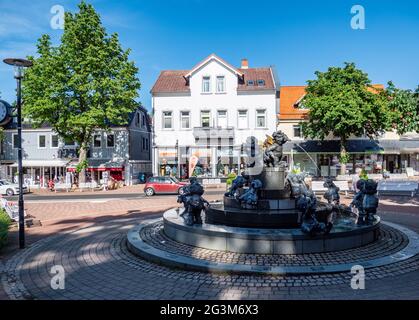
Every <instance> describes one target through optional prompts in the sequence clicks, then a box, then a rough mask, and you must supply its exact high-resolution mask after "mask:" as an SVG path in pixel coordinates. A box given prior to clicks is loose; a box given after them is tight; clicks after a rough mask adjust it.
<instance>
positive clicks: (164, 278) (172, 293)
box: [0, 195, 419, 299]
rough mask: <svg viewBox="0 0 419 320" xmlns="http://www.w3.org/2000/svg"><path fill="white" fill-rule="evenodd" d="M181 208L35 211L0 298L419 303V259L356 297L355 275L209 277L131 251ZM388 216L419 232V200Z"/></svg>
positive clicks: (385, 206) (400, 202)
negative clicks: (133, 237) (153, 222)
mask: <svg viewBox="0 0 419 320" xmlns="http://www.w3.org/2000/svg"><path fill="white" fill-rule="evenodd" d="M206 198H207V199H208V200H216V199H218V198H220V197H219V196H216V195H207V196H206ZM346 200H347V199H345V201H346ZM406 204H409V205H406ZM177 205H178V204H177V203H176V200H175V198H174V197H172V196H168V197H159V198H157V197H153V198H146V199H135V200H124V201H122V200H114V201H108V202H101V201H97V202H84V203H60V202H57V203H36V204H35V203H31V204H28V205H27V209H28V213H29V214H31V215H33V216H35V217H36V218H38V219H40V220H41V222H42V226H41V227H36V228H29V229H27V243H28V247H27V249H24V250H21V251H16V230H12V232H11V236H10V238H11V239H10V240H11V242H10V245H9V246H8V247H7V248H6V250H5V251H3V252H2V253H1V254H0V278H1V282H0V299H6V298H10V299H15V298H17V299H419V271H418V263H419V257H415V258H412V259H409V260H406V261H403V262H401V263H396V264H393V265H390V266H385V267H380V268H373V269H367V270H366V288H365V290H353V289H351V287H350V280H351V277H352V275H351V274H347V273H338V274H329V275H312V276H292V277H290V276H288V277H287V276H285V277H280V276H256V275H255V276H251V275H247V276H244V275H220V274H207V273H200V272H190V271H182V270H175V269H170V268H167V267H163V266H158V265H156V264H152V263H149V262H147V261H144V260H142V259H140V258H138V257H135V256H133V255H132V254H131V253H130V252H128V250H127V247H126V244H125V239H126V233H127V231H128V230H129V229H130V228H132V227H133V226H134V225H136V224H138V223H139V222H140V221H142V220H143V219H148V218H150V217H152V218H156V217H159V216H160V215H161V212H162V211H164V210H166V209H168V208H170V207H173V206H177ZM380 216H381V217H382V218H383V220H385V221H392V222H395V223H399V224H402V225H405V226H408V227H409V228H411V229H413V230H415V231H416V232H419V223H418V222H419V219H418V218H419V201H418V199H407V198H406V199H405V198H393V199H389V200H388V201H386V202H383V203H382V205H380ZM396 242H397V241H394V239H393V242H392V243H393V245H394V244H395V243H396ZM55 264H60V265H63V267H64V269H65V272H66V282H65V285H66V288H65V290H52V289H51V287H50V281H51V277H52V276H53V275H52V274H51V273H50V269H51V266H52V265H55Z"/></svg>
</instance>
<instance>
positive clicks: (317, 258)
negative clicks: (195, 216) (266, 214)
mask: <svg viewBox="0 0 419 320" xmlns="http://www.w3.org/2000/svg"><path fill="white" fill-rule="evenodd" d="M139 235H140V237H141V238H142V239H143V241H144V242H146V243H147V244H149V245H150V246H152V247H153V248H157V249H160V250H162V251H165V252H169V253H172V254H175V255H182V256H187V257H192V258H196V259H200V260H205V261H210V262H216V263H227V264H239V265H258V266H278V265H281V266H318V265H322V266H324V265H334V264H343V263H350V264H353V265H355V264H357V263H358V264H359V262H360V261H367V260H372V259H376V258H380V257H383V256H388V255H391V254H394V253H396V252H398V251H400V250H401V249H403V248H404V247H405V246H406V245H407V243H408V239H407V237H406V236H405V235H404V234H403V233H402V232H399V231H397V230H396V229H394V228H391V227H388V226H385V225H382V226H381V231H380V236H379V239H378V240H377V241H374V242H373V243H370V244H368V245H366V246H363V247H361V248H354V249H348V250H342V251H336V252H325V253H306V254H280V255H279V254H276V255H272V254H245V253H236V252H225V251H219V250H211V249H204V248H198V247H194V246H191V245H187V244H184V243H180V242H176V241H174V240H172V239H171V238H169V237H168V236H167V235H166V234H165V233H164V231H163V221H158V222H155V223H151V224H149V225H147V226H146V227H144V228H143V229H142V230H141V232H140V234H139ZM418 269H419V266H418Z"/></svg>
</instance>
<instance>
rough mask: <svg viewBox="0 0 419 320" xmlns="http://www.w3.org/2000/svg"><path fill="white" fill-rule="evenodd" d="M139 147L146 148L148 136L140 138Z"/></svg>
mask: <svg viewBox="0 0 419 320" xmlns="http://www.w3.org/2000/svg"><path fill="white" fill-rule="evenodd" d="M141 147H142V149H143V150H148V149H149V148H148V138H144V137H142V138H141Z"/></svg>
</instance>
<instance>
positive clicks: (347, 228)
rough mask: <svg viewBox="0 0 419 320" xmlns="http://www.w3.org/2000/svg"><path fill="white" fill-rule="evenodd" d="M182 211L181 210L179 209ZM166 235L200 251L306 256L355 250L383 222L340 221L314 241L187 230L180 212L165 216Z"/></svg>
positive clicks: (281, 232) (243, 231)
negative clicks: (201, 249)
mask: <svg viewBox="0 0 419 320" xmlns="http://www.w3.org/2000/svg"><path fill="white" fill-rule="evenodd" d="M180 210H182V209H180ZM163 222H164V233H165V234H166V235H167V236H168V237H169V238H171V239H173V240H175V241H177V242H180V243H184V244H187V245H191V246H196V247H200V248H206V249H212V250H221V251H230V252H238V253H255V254H305V253H321V252H330V251H338V250H345V249H351V248H356V247H360V246H364V245H367V244H369V243H371V242H373V241H375V240H376V239H377V238H378V236H379V225H380V218H379V217H377V216H376V218H375V220H374V221H371V222H370V223H369V224H364V225H358V224H356V222H355V220H354V219H353V218H349V217H347V218H344V217H342V218H337V219H336V220H335V224H334V227H333V229H332V231H331V232H330V233H329V234H327V235H321V236H315V237H311V236H310V235H307V234H305V233H303V232H302V231H301V230H300V228H275V229H269V228H244V227H234V226H226V225H214V224H209V223H203V224H202V225H193V226H187V225H185V224H184V221H183V218H182V217H180V216H179V209H170V210H168V211H166V212H165V213H164V215H163Z"/></svg>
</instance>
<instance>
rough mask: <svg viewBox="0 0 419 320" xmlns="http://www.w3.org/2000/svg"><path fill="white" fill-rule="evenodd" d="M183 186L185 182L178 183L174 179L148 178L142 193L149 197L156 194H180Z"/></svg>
mask: <svg viewBox="0 0 419 320" xmlns="http://www.w3.org/2000/svg"><path fill="white" fill-rule="evenodd" d="M185 185H187V183H186V182H180V181H179V180H178V179H176V178H174V177H150V178H148V180H147V182H146V184H145V186H144V193H145V194H146V196H149V197H151V196H153V195H155V194H156V193H175V194H182V193H183V187H184V186H185Z"/></svg>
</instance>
